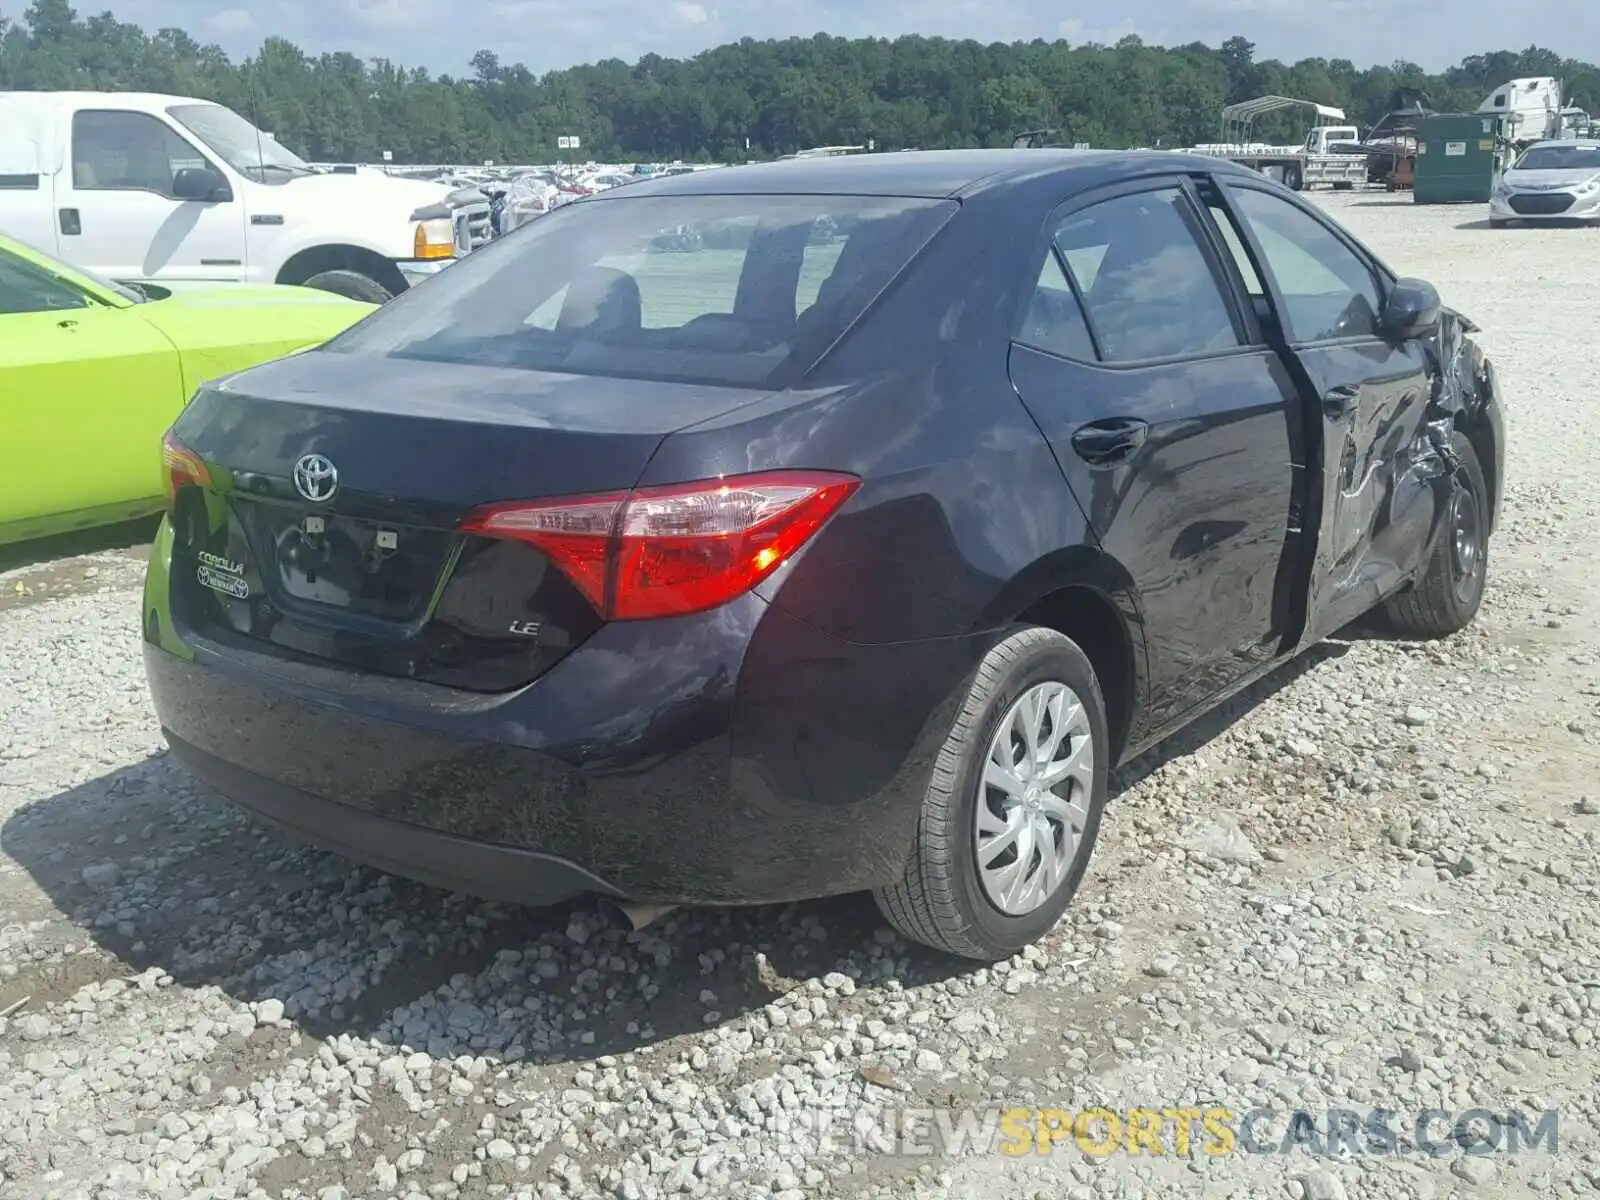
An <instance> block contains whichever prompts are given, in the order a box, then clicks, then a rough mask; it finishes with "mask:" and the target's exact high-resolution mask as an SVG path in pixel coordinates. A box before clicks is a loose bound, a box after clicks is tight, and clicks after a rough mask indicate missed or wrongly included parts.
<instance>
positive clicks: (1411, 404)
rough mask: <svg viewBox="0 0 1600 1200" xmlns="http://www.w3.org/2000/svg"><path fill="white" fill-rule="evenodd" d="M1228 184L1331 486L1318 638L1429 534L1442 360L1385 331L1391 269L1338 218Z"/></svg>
mask: <svg viewBox="0 0 1600 1200" xmlns="http://www.w3.org/2000/svg"><path fill="white" fill-rule="evenodd" d="M1222 192H1223V195H1224V196H1225V201H1226V205H1227V208H1228V209H1229V210H1230V211H1231V214H1232V217H1233V218H1234V220H1235V221H1236V222H1237V226H1236V229H1237V232H1238V233H1239V234H1240V235H1241V236H1242V238H1243V240H1244V241H1245V242H1246V243H1248V245H1249V248H1250V255H1251V257H1253V259H1254V262H1255V264H1259V271H1257V270H1256V269H1255V268H1254V267H1249V269H1248V271H1247V277H1248V278H1249V279H1250V280H1251V282H1250V285H1249V286H1250V287H1251V288H1252V290H1254V291H1255V292H1256V293H1257V297H1258V298H1259V297H1260V295H1261V294H1262V293H1263V292H1264V293H1265V294H1266V295H1268V296H1269V297H1270V300H1271V304H1270V312H1271V313H1272V319H1274V320H1275V321H1276V323H1277V324H1278V325H1279V326H1280V328H1281V330H1282V336H1283V338H1284V341H1285V342H1286V344H1287V347H1288V350H1289V353H1290V354H1291V355H1292V359H1293V362H1294V363H1295V365H1296V367H1297V369H1298V373H1299V375H1300V380H1299V382H1300V385H1301V387H1302V389H1303V391H1304V393H1305V395H1306V400H1307V403H1308V406H1309V407H1310V409H1311V414H1310V417H1309V422H1308V426H1309V429H1310V432H1311V433H1312V435H1313V439H1312V440H1313V446H1312V454H1313V456H1314V461H1315V464H1316V466H1317V467H1319V468H1320V470H1317V471H1314V472H1313V475H1314V477H1316V476H1320V486H1314V489H1313V501H1314V504H1315V511H1314V512H1313V513H1311V514H1309V515H1308V520H1309V521H1311V522H1312V523H1313V524H1314V526H1315V528H1316V530H1317V546H1316V554H1315V559H1314V562H1313V564H1312V566H1311V572H1310V581H1309V595H1308V597H1307V621H1306V629H1305V634H1304V637H1303V639H1302V644H1303V645H1304V644H1310V643H1311V642H1314V641H1317V640H1319V639H1321V638H1323V637H1326V636H1327V635H1328V634H1331V633H1333V632H1335V631H1336V630H1338V629H1339V628H1341V627H1342V626H1344V625H1346V624H1348V623H1349V622H1351V621H1353V620H1355V619H1356V618H1357V617H1359V616H1361V615H1362V614H1363V613H1365V612H1367V611H1368V610H1369V609H1371V608H1372V607H1373V605H1375V604H1376V603H1377V602H1378V601H1379V600H1380V599H1382V598H1383V597H1384V596H1385V595H1388V594H1389V593H1390V592H1392V591H1394V590H1395V588H1396V587H1398V586H1399V585H1400V584H1401V583H1402V582H1403V581H1404V579H1405V578H1406V576H1407V574H1408V572H1409V571H1410V570H1411V568H1412V567H1413V566H1414V565H1415V563H1416V562H1417V560H1418V556H1419V554H1420V553H1421V551H1422V549H1423V547H1424V545H1425V544H1426V542H1427V539H1428V538H1429V536H1430V535H1431V532H1432V528H1433V525H1434V522H1435V519H1436V517H1437V515H1438V498H1437V495H1436V493H1435V491H1434V489H1433V488H1432V487H1431V486H1430V478H1431V473H1430V464H1432V463H1433V461H1434V456H1433V454H1432V451H1431V447H1430V445H1429V442H1428V438H1427V431H1426V429H1425V422H1426V414H1427V408H1428V400H1429V396H1430V389H1431V380H1430V370H1431V368H1430V364H1429V361H1428V357H1427V355H1426V353H1425V351H1424V349H1423V347H1422V345H1421V343H1419V342H1414V341H1413V342H1401V343H1394V342H1392V341H1390V340H1389V339H1387V338H1386V337H1384V336H1383V335H1382V334H1380V333H1379V331H1378V321H1379V313H1381V312H1382V310H1383V302H1384V296H1385V293H1386V289H1387V283H1388V280H1387V273H1386V272H1384V271H1383V270H1382V268H1381V267H1379V266H1378V264H1376V263H1375V262H1373V260H1372V259H1371V257H1370V256H1369V255H1368V254H1367V253H1366V252H1365V251H1364V250H1362V249H1361V248H1360V247H1359V246H1358V245H1357V244H1356V243H1355V242H1354V241H1353V240H1351V239H1350V237H1349V236H1348V235H1347V234H1345V233H1344V232H1343V231H1342V230H1340V229H1339V228H1338V226H1336V225H1335V224H1334V223H1333V222H1332V221H1330V220H1329V219H1328V218H1326V217H1324V216H1322V215H1321V214H1320V213H1317V212H1315V211H1314V210H1312V209H1311V208H1310V207H1309V206H1307V205H1303V204H1300V203H1298V202H1296V201H1295V200H1294V199H1291V198H1289V197H1286V196H1284V195H1283V194H1282V193H1279V192H1274V191H1270V190H1268V189H1266V188H1263V187H1261V186H1259V185H1256V184H1254V183H1252V182H1248V181H1246V182H1240V183H1234V182H1232V181H1229V182H1228V183H1227V184H1226V185H1224V187H1223V189H1222ZM1248 266H1249V264H1247V267H1248ZM1262 311H1263V312H1266V311H1269V310H1268V309H1267V308H1265V307H1264V308H1263V310H1262Z"/></svg>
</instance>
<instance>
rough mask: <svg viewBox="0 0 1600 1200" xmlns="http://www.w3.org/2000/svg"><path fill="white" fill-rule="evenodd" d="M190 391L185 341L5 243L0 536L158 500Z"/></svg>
mask: <svg viewBox="0 0 1600 1200" xmlns="http://www.w3.org/2000/svg"><path fill="white" fill-rule="evenodd" d="M183 398H184V397H183V377H182V373H181V371H180V369H179V364H178V352H177V351H176V350H175V349H173V347H172V344H171V343H170V342H168V341H167V339H166V338H164V337H163V336H162V335H161V334H160V333H158V332H157V331H156V330H154V329H152V328H151V327H150V326H149V325H147V324H145V323H144V322H143V321H141V320H140V319H139V318H138V317H137V316H136V315H134V313H133V311H132V310H131V309H123V308H110V307H107V306H106V305H103V304H100V303H98V302H96V301H94V300H92V299H90V298H89V297H87V296H85V295H84V294H83V293H82V292H80V291H78V290H77V289H76V288H73V287H72V286H70V285H69V284H67V283H65V282H63V281H62V280H60V279H58V278H56V277H55V276H54V275H51V274H50V273H48V272H46V271H43V270H41V269H40V268H38V267H36V266H34V265H33V264H32V263H29V262H25V261H23V260H22V259H20V258H16V257H14V256H13V255H11V254H8V253H7V252H6V251H5V250H4V249H0V429H3V430H4V446H5V450H6V455H5V458H6V466H5V470H3V471H0V539H3V540H7V541H9V540H14V539H20V538H27V537H34V536H39V535H42V534H44V533H47V532H54V531H64V530H67V529H71V528H76V527H80V526H85V525H91V524H99V523H103V522H106V521H112V520H116V519H118V518H119V517H123V516H129V517H131V516H135V515H139V514H141V513H145V512H153V511H155V509H157V508H158V507H159V506H160V499H161V490H162V483H161V431H162V430H163V429H164V428H165V427H166V425H167V424H168V423H169V422H170V421H171V420H172V419H173V417H175V416H176V415H177V413H178V410H179V409H180V408H181V407H182V406H183Z"/></svg>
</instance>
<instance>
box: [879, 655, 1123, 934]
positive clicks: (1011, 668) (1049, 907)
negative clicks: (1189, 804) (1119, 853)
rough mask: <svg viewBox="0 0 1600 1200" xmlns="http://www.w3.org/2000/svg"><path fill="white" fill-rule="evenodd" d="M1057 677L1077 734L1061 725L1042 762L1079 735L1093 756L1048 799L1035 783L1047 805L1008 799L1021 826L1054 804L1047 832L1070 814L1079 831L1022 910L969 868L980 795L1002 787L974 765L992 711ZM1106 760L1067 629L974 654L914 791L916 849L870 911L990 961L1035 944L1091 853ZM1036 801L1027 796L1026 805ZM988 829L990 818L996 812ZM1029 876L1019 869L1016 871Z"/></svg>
mask: <svg viewBox="0 0 1600 1200" xmlns="http://www.w3.org/2000/svg"><path fill="white" fill-rule="evenodd" d="M1062 686H1064V687H1065V689H1066V690H1067V695H1066V696H1064V697H1063V701H1064V704H1070V701H1071V699H1072V698H1073V697H1074V696H1075V697H1076V699H1077V700H1078V705H1079V707H1078V714H1079V716H1078V719H1075V720H1074V721H1073V725H1075V726H1077V727H1078V728H1080V729H1081V730H1082V732H1081V734H1078V735H1070V734H1069V736H1068V737H1067V738H1066V740H1065V742H1064V743H1063V749H1064V750H1065V751H1066V755H1067V757H1066V759H1062V758H1060V757H1059V753H1060V752H1059V751H1058V757H1057V758H1056V759H1055V760H1053V761H1054V762H1056V763H1057V764H1060V763H1063V762H1065V761H1068V760H1070V759H1072V758H1076V757H1078V756H1079V754H1080V753H1081V751H1080V750H1079V748H1078V747H1079V746H1081V745H1083V744H1084V742H1085V741H1086V742H1087V745H1088V747H1089V750H1090V752H1091V753H1092V755H1093V761H1092V763H1091V764H1088V765H1085V766H1083V767H1082V770H1081V771H1080V772H1079V773H1078V774H1077V775H1076V776H1075V777H1073V776H1069V777H1068V779H1067V780H1066V781H1063V783H1061V784H1056V785H1054V787H1055V792H1054V793H1053V795H1054V799H1055V801H1056V803H1055V804H1053V805H1052V804H1051V803H1050V799H1049V797H1050V796H1051V795H1052V793H1049V792H1046V793H1043V794H1042V795H1043V797H1044V798H1045V804H1046V808H1038V807H1033V808H1025V807H1023V806H1021V805H1018V806H1016V807H1017V811H1018V812H1019V813H1020V814H1021V815H1020V817H1019V818H1018V824H1020V825H1027V824H1029V823H1030V822H1031V823H1032V824H1033V825H1035V826H1038V825H1041V823H1042V822H1043V821H1044V820H1046V819H1048V818H1047V817H1046V813H1047V812H1054V814H1055V815H1056V817H1057V818H1058V823H1057V824H1056V825H1055V826H1054V831H1059V830H1062V829H1064V828H1065V826H1064V825H1061V824H1060V823H1059V818H1061V817H1070V823H1071V824H1072V825H1074V826H1076V827H1077V828H1078V830H1079V832H1078V837H1077V841H1076V848H1075V850H1073V852H1072V854H1071V857H1070V859H1068V860H1067V861H1065V862H1063V863H1062V864H1061V870H1060V872H1059V874H1058V876H1057V879H1056V881H1055V885H1054V888H1053V890H1051V889H1045V895H1044V896H1043V898H1042V899H1041V900H1039V901H1038V902H1037V903H1036V904H1035V905H1034V906H1033V907H1031V908H1028V909H1026V911H1022V910H1021V906H1016V907H1017V908H1018V911H1015V912H1011V913H1008V912H1006V911H1005V910H1004V908H1003V907H1002V906H1001V905H1000V904H999V903H997V902H996V901H995V900H994V899H993V898H991V893H990V892H989V891H988V890H986V885H985V882H984V878H983V876H982V875H981V873H980V871H979V866H978V837H979V828H978V812H979V804H980V803H983V804H985V805H986V806H989V805H990V800H991V798H992V799H993V800H994V801H995V803H998V802H999V801H1000V798H1001V796H1002V795H1003V793H1001V792H999V791H998V790H996V789H991V788H988V787H986V786H984V784H983V780H984V776H985V770H984V768H985V764H986V763H987V761H988V758H989V751H990V748H991V744H992V743H993V742H994V740H995V738H996V734H997V732H998V731H999V729H1000V727H1001V723H1002V720H1005V719H1007V718H1008V717H1010V716H1011V714H1012V713H1013V711H1014V710H1015V709H1016V708H1017V707H1018V706H1019V705H1020V704H1021V703H1022V702H1023V701H1024V700H1025V699H1028V698H1029V697H1033V696H1036V695H1037V693H1036V691H1035V689H1038V688H1041V687H1046V688H1050V689H1053V688H1057V687H1062ZM1066 711H1067V712H1068V713H1070V712H1071V710H1070V708H1068V709H1066ZM1007 723H1008V724H1009V721H1008V722H1007ZM1069 728H1070V727H1069ZM1109 757H1110V738H1109V736H1108V733H1107V725H1106V709H1105V699H1104V697H1103V696H1102V694H1101V691H1100V681H1099V680H1098V679H1096V678H1095V673H1094V668H1093V667H1092V666H1091V665H1090V664H1089V660H1088V658H1087V657H1086V656H1085V655H1084V653H1083V651H1082V650H1080V649H1079V648H1078V646H1077V644H1076V643H1074V642H1073V641H1072V640H1071V639H1070V638H1067V637H1064V636H1062V635H1061V634H1059V633H1057V632H1055V631H1054V630H1052V629H1045V628H1042V627H1039V626H1021V627H1019V628H1018V629H1017V630H1016V631H1015V632H1013V633H1012V634H1011V635H1010V636H1008V637H1007V638H1006V639H1005V640H1004V641H1002V642H1001V643H1000V644H999V645H997V646H995V647H994V648H993V649H992V650H990V651H989V653H988V654H986V655H985V656H984V659H983V661H982V662H981V663H980V664H979V665H978V668H977V670H976V671H975V672H974V673H973V675H972V677H971V680H970V683H969V685H968V690H967V695H966V698H965V700H964V702H963V704H962V707H961V711H960V714H959V715H958V716H957V717H956V720H955V723H954V725H953V727H952V728H951V730H950V735H949V737H948V738H946V739H945V743H944V746H943V747H942V748H941V749H940V751H939V757H938V760H937V762H936V763H935V764H934V769H933V778H932V780H931V781H930V782H929V785H928V790H927V793H926V794H925V795H924V797H923V801H922V817H921V820H920V821H919V822H918V826H917V837H916V847H915V849H914V851H913V853H912V857H911V861H910V863H909V864H908V865H907V868H906V873H905V875H904V876H903V877H902V878H901V879H900V881H899V882H898V883H895V884H893V885H892V886H890V887H886V888H881V889H879V890H878V891H876V892H874V893H873V898H874V899H875V900H876V901H877V904H878V908H879V911H881V912H882V913H883V915H884V916H885V917H886V918H888V920H889V922H890V924H892V925H893V926H894V927H895V928H896V929H898V930H899V931H900V932H901V933H903V934H904V935H905V936H906V937H908V938H910V939H912V940H913V941H916V942H921V943H923V944H924V945H927V946H931V947H933V948H934V949H936V950H943V951H945V952H947V953H949V954H953V955H957V956H959V957H962V958H971V959H979V960H982V961H985V962H995V961H998V960H1000V959H1004V958H1009V957H1010V956H1011V955H1013V954H1015V953H1017V951H1019V950H1021V949H1022V948H1023V947H1025V946H1028V945H1030V944H1032V943H1033V942H1035V941H1037V940H1038V939H1039V938H1040V937H1042V936H1043V935H1044V934H1046V933H1047V932H1049V930H1050V929H1051V928H1052V927H1053V926H1054V925H1055V923H1056V922H1057V921H1058V920H1060V918H1061V914H1062V912H1064V911H1065V910H1066V907H1067V905H1068V903H1069V902H1070V901H1071V900H1072V896H1073V894H1074V893H1075V892H1076V891H1077V889H1078V884H1079V882H1080V881H1081V880H1082V878H1083V874H1084V871H1085V869H1086V868H1087V867H1088V864H1089V859H1090V856H1091V855H1092V854H1093V852H1094V845H1095V839H1096V838H1097V836H1098V835H1099V832H1100V814H1101V811H1102V809H1103V808H1104V806H1105V796H1106V777H1107V773H1108V768H1109V765H1110V764H1109V762H1108V759H1109ZM1069 798H1070V799H1069ZM1038 799H1039V797H1035V798H1034V803H1035V805H1037V802H1038ZM1069 804H1070V807H1068V805H1069ZM990 811H991V812H992V808H990ZM994 826H995V827H996V828H998V827H999V826H1000V822H999V821H998V819H996V820H995V822H994ZM1054 831H1053V833H1052V837H1054V836H1055V834H1054ZM1051 844H1052V845H1054V844H1055V842H1054V841H1052V843H1051ZM1028 847H1029V854H1028V861H1029V862H1038V863H1039V864H1040V865H1039V866H1038V868H1037V870H1038V871H1039V872H1042V871H1043V865H1042V858H1036V856H1035V854H1034V850H1035V849H1037V847H1035V846H1034V845H1033V843H1032V842H1029V843H1028ZM1008 856H1010V858H1011V859H1012V861H1015V859H1016V857H1017V853H1016V850H1015V847H1013V848H1011V849H1009V850H1002V851H1001V852H1000V854H999V855H998V856H997V857H998V859H999V860H1001V861H1002V862H1003V861H1004V860H1006V859H1007V858H1008ZM1029 874H1030V872H1029V871H1028V870H1027V869H1024V870H1023V871H1022V875H1023V876H1024V877H1027V876H1029Z"/></svg>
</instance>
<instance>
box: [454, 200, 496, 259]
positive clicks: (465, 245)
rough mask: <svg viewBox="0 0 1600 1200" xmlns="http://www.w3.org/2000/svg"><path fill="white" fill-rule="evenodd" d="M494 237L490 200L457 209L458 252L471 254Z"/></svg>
mask: <svg viewBox="0 0 1600 1200" xmlns="http://www.w3.org/2000/svg"><path fill="white" fill-rule="evenodd" d="M493 237H494V224H493V222H492V221H491V220H490V217H489V202H488V201H487V200H485V201H484V202H483V203H481V204H468V205H466V206H464V207H462V208H459V209H457V210H456V214H455V243H456V253H457V254H470V253H471V252H472V251H474V250H477V249H478V248H480V247H481V246H485V245H487V244H488V243H489V241H490V240H491V239H492V238H493Z"/></svg>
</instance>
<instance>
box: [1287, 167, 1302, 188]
mask: <svg viewBox="0 0 1600 1200" xmlns="http://www.w3.org/2000/svg"><path fill="white" fill-rule="evenodd" d="M1283 185H1284V187H1286V188H1288V189H1289V190H1290V191H1291V192H1300V191H1304V190H1305V177H1304V176H1303V175H1301V173H1300V168H1299V167H1287V168H1285V169H1284V172H1283Z"/></svg>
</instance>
